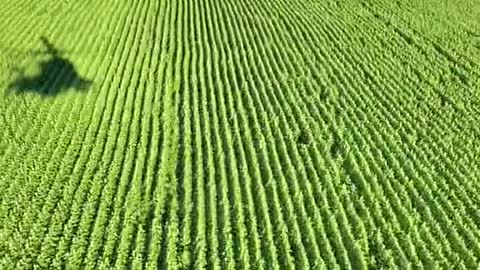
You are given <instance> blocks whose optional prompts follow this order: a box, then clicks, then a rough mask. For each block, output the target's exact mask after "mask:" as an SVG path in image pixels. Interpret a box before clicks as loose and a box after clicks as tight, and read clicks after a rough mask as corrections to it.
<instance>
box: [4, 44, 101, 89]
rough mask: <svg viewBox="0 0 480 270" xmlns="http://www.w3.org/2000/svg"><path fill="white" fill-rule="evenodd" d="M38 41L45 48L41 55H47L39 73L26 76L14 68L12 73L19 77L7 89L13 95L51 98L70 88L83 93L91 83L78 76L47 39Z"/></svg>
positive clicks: (70, 62)
mask: <svg viewBox="0 0 480 270" xmlns="http://www.w3.org/2000/svg"><path fill="white" fill-rule="evenodd" d="M40 40H41V41H42V43H43V46H44V47H45V48H46V51H44V52H42V53H41V54H45V55H47V59H46V60H43V61H41V62H40V63H39V64H38V66H39V67H40V72H39V73H38V74H37V75H34V76H26V75H25V74H24V73H25V72H24V70H22V69H18V68H15V70H14V71H15V72H16V73H17V74H19V76H18V78H16V79H15V81H13V82H11V83H10V85H9V86H8V89H10V90H11V91H14V92H15V93H26V92H32V93H38V94H41V95H45V96H53V95H57V94H59V93H60V92H62V91H64V90H67V89H71V88H72V89H75V90H79V91H84V90H86V89H87V88H88V87H89V86H90V85H91V84H92V81H90V80H88V79H85V78H82V77H81V76H80V74H79V73H78V71H77V69H76V68H75V65H74V64H73V63H72V61H70V60H69V59H68V58H66V57H64V56H62V53H61V51H60V50H59V49H57V48H55V46H54V45H53V44H51V43H50V42H49V41H48V39H47V38H45V37H41V38H40Z"/></svg>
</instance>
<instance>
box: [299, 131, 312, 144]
mask: <svg viewBox="0 0 480 270" xmlns="http://www.w3.org/2000/svg"><path fill="white" fill-rule="evenodd" d="M311 141H312V139H311V138H310V135H309V134H308V133H307V132H306V131H304V130H302V131H300V133H299V134H298V136H297V143H298V144H302V145H309V144H310V142H311Z"/></svg>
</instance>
